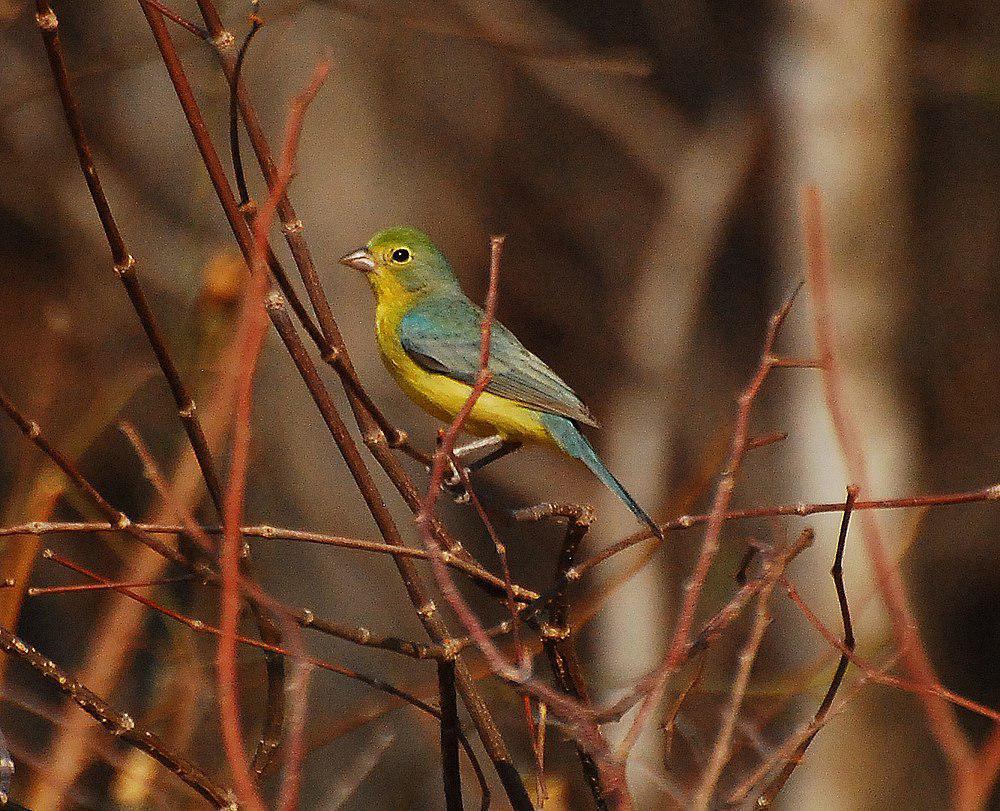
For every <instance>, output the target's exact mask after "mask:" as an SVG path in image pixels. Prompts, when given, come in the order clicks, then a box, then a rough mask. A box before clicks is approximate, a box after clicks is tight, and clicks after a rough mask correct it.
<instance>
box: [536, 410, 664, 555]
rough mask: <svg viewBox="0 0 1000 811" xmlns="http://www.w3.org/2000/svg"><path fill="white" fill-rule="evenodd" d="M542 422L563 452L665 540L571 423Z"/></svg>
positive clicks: (552, 419)
mask: <svg viewBox="0 0 1000 811" xmlns="http://www.w3.org/2000/svg"><path fill="white" fill-rule="evenodd" d="M542 421H543V422H544V423H545V427H546V428H548V430H549V434H550V435H551V436H552V438H553V439H554V440H555V441H556V444H558V445H559V447H560V448H562V449H563V451H565V452H566V453H567V454H569V455H570V456H572V457H573V458H574V459H579V460H580V461H581V462H583V463H584V464H585V465H586V466H587V467H589V468H590V470H591V472H592V473H593V474H594V475H595V476H597V478H598V479H600V481H601V483H602V484H603V485H604V486H605V487H607V488H608V489H609V490H610V491H611V492H612V493H614V494H615V495H616V496H618V498H620V499H621V500H622V501H623V502H624V504H625V506H626V507H628V508H629V509H630V510H631V511H632V514H633V515H634V516H635V517H636V518H638V519H639V520H640V521H642V522H643V523H644V524H645V525H646V526H648V527H649V528H650V530H652V532H653V534H654V535H655V536H656V537H657V538H660V539H662V538H663V531H662V530H661V529H660V527H659V526H657V524H656V522H655V521H654V520H653V519H652V518H650V517H649V515H648V514H647V513H646V511H645V510H644V509H643V508H642V507H640V506H639V504H638V503H637V502H636V500H635V499H634V498H632V496H631V494H630V493H629V491H628V490H626V489H625V488H624V487H623V486H622V483H621V482H620V481H618V479H616V478H615V477H614V474H612V473H611V471H610V470H608V469H607V467H605V465H604V462H602V461H601V458H600V457H599V456H598V455H597V451H595V450H594V448H593V447H592V446H591V444H590V443H589V442H588V441H587V438H586V437H585V436H584V435H583V434H581V433H580V430H579V429H578V428H577V427H576V425H575V424H574V423H573V422H572V421H571V420H569V419H567V418H566V417H561V416H558V415H556V414H545V415H543V417H542Z"/></svg>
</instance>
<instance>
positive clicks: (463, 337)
mask: <svg viewBox="0 0 1000 811" xmlns="http://www.w3.org/2000/svg"><path fill="white" fill-rule="evenodd" d="M482 320H483V311H482V309H480V308H479V307H477V306H476V305H474V304H473V303H472V302H471V301H469V300H468V299H467V298H466V297H465V296H463V295H461V294H459V295H455V296H448V297H444V296H432V297H430V298H427V299H425V300H424V301H422V302H419V303H418V304H416V305H415V306H414V307H413V308H412V309H411V310H410V311H409V312H408V313H407V314H406V315H405V316H404V317H403V320H402V322H401V323H400V325H399V337H400V341H401V342H402V344H403V349H405V350H406V353H407V354H408V355H409V356H410V357H411V358H412V359H413V360H414V361H415V362H416V363H417V364H419V365H420V366H422V367H423V368H424V369H427V370H428V371H430V372H436V373H438V374H443V375H447V376H448V377H450V378H453V379H455V380H460V381H462V382H463V383H468V384H469V385H470V386H471V385H473V384H474V383H475V380H476V376H477V375H478V374H479V348H480V343H481V331H480V329H481V324H482ZM490 371H491V372H492V373H493V379H492V380H491V381H490V384H489V385H488V386H487V387H486V391H488V392H490V393H491V394H496V395H498V396H499V397H506V398H508V399H510V400H516V401H517V402H519V403H523V404H524V405H526V406H529V407H531V408H536V409H538V410H539V411H545V412H548V413H550V414H560V415H562V416H564V417H569V418H570V419H571V420H575V421H577V422H582V423H585V424H587V425H597V421H596V420H595V419H594V418H593V416H591V414H590V412H589V411H588V410H587V407H586V406H585V405H584V404H583V403H582V402H581V401H580V398H579V397H577V396H576V394H574V393H573V390H572V389H571V388H570V387H569V386H567V385H566V384H565V383H564V382H563V381H562V380H561V379H560V378H559V376H558V375H557V374H556V373H555V372H553V371H552V370H551V369H550V368H549V367H548V366H546V365H545V364H544V363H543V362H542V361H541V360H540V359H539V358H538V357H536V356H535V355H533V354H532V353H531V352H529V351H528V350H527V349H525V348H524V346H522V344H521V342H520V341H518V340H517V338H515V337H514V334H513V333H512V332H511V331H510V330H509V329H507V328H506V327H505V326H504V325H503V324H500V323H499V322H494V323H493V329H492V335H491V339H490Z"/></svg>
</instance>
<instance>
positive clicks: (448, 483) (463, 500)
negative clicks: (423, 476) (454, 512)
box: [424, 459, 472, 504]
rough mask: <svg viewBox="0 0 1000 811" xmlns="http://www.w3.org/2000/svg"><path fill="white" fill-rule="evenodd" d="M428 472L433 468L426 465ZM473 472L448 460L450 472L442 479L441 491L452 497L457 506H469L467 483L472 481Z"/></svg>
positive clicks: (469, 498) (469, 497)
mask: <svg viewBox="0 0 1000 811" xmlns="http://www.w3.org/2000/svg"><path fill="white" fill-rule="evenodd" d="M424 467H426V469H427V472H428V473H430V472H431V466H430V465H425V466H424ZM471 475H472V470H471V469H470V468H468V467H466V466H465V465H462V466H461V467H459V466H458V465H457V464H455V461H454V460H453V459H448V470H447V471H446V472H445V474H444V475H443V476H442V477H441V491H442V492H443V493H447V494H448V495H449V496H451V499H452V500H453V501H454V502H455V503H456V504H468V503H469V501H470V500H471V496H470V495H469V488H468V487H466V484H465V483H466V482H467V481H470V477H471Z"/></svg>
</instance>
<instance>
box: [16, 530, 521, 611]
mask: <svg viewBox="0 0 1000 811" xmlns="http://www.w3.org/2000/svg"><path fill="white" fill-rule="evenodd" d="M135 526H136V527H137V528H138V529H140V530H142V531H143V532H147V533H149V534H151V535H178V534H181V533H183V532H184V531H185V529H188V527H187V526H186V525H184V524H151V523H142V522H138V521H137V522H135ZM194 529H196V530H197V531H198V532H200V533H203V534H205V535H221V534H222V533H223V532H224V530H223V528H222V527H220V526H213V525H208V524H197V525H195V526H194ZM118 531H120V530H119V528H118V527H116V526H112V525H111V524H109V523H108V522H106V521H29V522H28V523H25V524H16V525H11V526H7V527H0V538H2V537H11V536H18V535H49V534H53V533H59V532H68V533H89V532H118ZM240 534H241V535H242V536H243V537H244V538H254V539H259V540H266V541H294V542H301V543H314V544H320V545H324V546H336V547H340V548H342V549H354V550H358V551H361V552H372V553H376V554H383V555H399V556H402V557H409V558H419V559H424V560H426V559H427V558H428V557H429V556H430V552H428V551H427V550H426V549H416V548H414V547H412V546H394V545H392V544H387V543H379V542H377V541H365V540H361V539H358V538H345V537H342V536H339V535H329V534H327V533H322V532H310V531H308V530H297V529H288V528H286V527H275V526H270V525H267V524H263V525H255V526H244V527H240ZM445 564H446V565H447V566H449V567H450V568H452V569H454V570H455V571H457V572H460V573H462V574H464V575H466V576H468V577H469V578H471V579H472V580H474V581H476V582H478V583H479V585H481V586H482V587H484V588H486V589H487V590H489V591H490V593H493V594H496V595H498V596H503V592H504V589H505V584H504V581H503V580H502V579H501V578H499V577H497V576H496V575H494V574H493V573H491V572H488V571H487V570H486V569H483V568H482V567H480V566H479V565H478V564H476V563H469V562H467V561H466V560H464V559H462V558H456V557H454V556H451V555H445ZM512 588H513V590H514V596H515V597H516V598H517V599H518V601H520V602H527V601H529V600H536V599H538V596H539V595H538V594H537V592H534V591H531V589H527V588H525V587H524V586H521V585H518V584H517V583H514V584H512Z"/></svg>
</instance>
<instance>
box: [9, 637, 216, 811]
mask: <svg viewBox="0 0 1000 811" xmlns="http://www.w3.org/2000/svg"><path fill="white" fill-rule="evenodd" d="M0 648H2V649H3V650H4V651H6V652H7V653H8V654H10V655H13V656H16V657H17V658H19V659H21V660H22V661H24V662H26V663H27V664H28V665H30V666H31V667H32V668H33V669H34V670H36V671H37V672H38V673H39V674H40V675H41V676H42V677H43V678H44V679H45V680H46V681H48V682H50V683H51V684H52V685H53V686H54V687H56V689H58V690H60V691H61V692H62V693H64V694H65V695H66V696H67V697H69V699H70V700H72V701H73V702H74V703H75V704H76V705H77V706H78V707H80V709H82V710H83V711H84V712H86V713H87V714H88V715H90V716H91V717H92V718H94V719H95V720H97V721H98V723H100V725H101V726H102V727H104V728H105V729H106V730H108V732H110V733H111V734H112V735H114V736H115V737H116V738H117V739H118V740H121V741H125V742H126V743H129V744H131V745H132V746H134V747H135V748H137V749H140V750H141V751H143V752H145V753H146V754H147V755H149V756H151V757H152V758H154V759H155V760H157V761H158V762H159V763H161V764H163V765H164V766H165V767H166V768H167V769H169V770H170V771H171V772H173V773H174V774H175V775H177V776H178V777H179V778H180V779H181V780H183V781H184V782H185V783H187V785H189V786H190V787H191V788H193V789H194V790H195V791H197V792H198V793H199V794H200V795H201V796H202V797H204V798H205V799H206V800H208V801H209V802H210V803H212V804H213V805H214V806H215V807H216V808H223V809H231V811H236V802H235V799H234V798H233V793H232V791H231V790H229V789H225V788H222V787H221V786H219V785H217V784H216V783H215V781H214V780H212V778H211V777H209V776H208V775H207V774H205V773H204V772H203V771H202V770H201V769H200V768H198V766H196V765H195V764H194V763H192V762H191V761H189V760H187V758H184V757H183V756H181V755H179V754H176V753H174V752H171V751H170V750H169V749H167V747H166V746H164V744H163V741H161V740H160V739H159V738H158V737H157V736H156V735H154V734H153V733H152V732H149V731H148V730H145V729H143V728H142V727H139V726H137V725H136V722H135V721H134V720H133V719H132V717H131V716H130V715H128V714H126V713H124V712H121V711H119V710H116V709H115V708H114V707H112V706H111V705H110V704H108V703H107V702H106V701H105V700H104V699H103V698H101V697H100V696H98V695H97V694H96V693H93V692H91V691H90V690H88V689H87V688H86V687H85V686H84V685H82V684H80V682H78V681H77V680H76V679H74V678H73V677H72V676H70V675H69V674H68V673H66V672H65V671H64V670H62V669H61V668H60V667H59V666H58V665H57V664H56V663H55V662H53V661H52V660H51V659H49V658H47V657H46V656H44V655H42V654H41V653H39V652H38V650H36V649H35V648H34V647H32V646H31V645H28V644H27V643H26V642H23V641H22V640H21V639H20V638H18V637H17V636H16V635H15V634H14V633H13V632H12V631H10V630H8V629H7V628H4V627H2V626H0Z"/></svg>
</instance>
